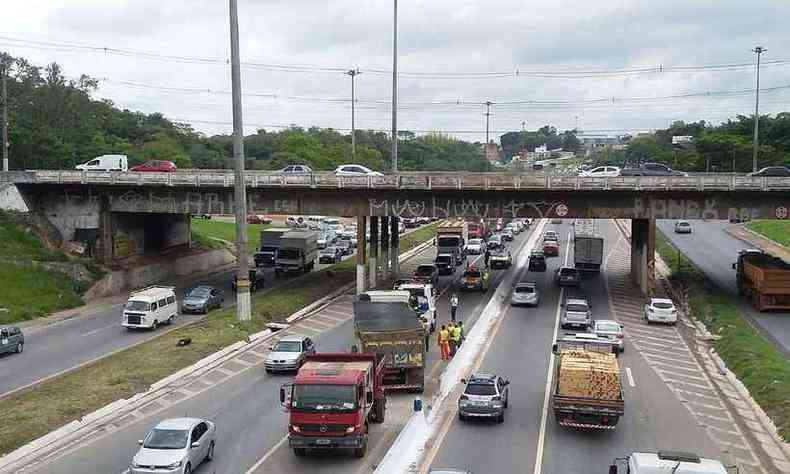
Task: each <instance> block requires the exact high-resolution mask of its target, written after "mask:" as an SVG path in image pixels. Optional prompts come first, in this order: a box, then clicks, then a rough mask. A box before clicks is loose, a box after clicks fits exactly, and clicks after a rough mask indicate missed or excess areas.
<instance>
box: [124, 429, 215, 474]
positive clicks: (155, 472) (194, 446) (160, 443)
mask: <svg viewBox="0 0 790 474" xmlns="http://www.w3.org/2000/svg"><path fill="white" fill-rule="evenodd" d="M216 441H217V427H216V426H215V425H214V423H212V422H210V421H208V420H202V419H200V418H172V419H169V420H164V421H161V422H160V423H159V424H158V425H156V426H155V427H154V429H152V430H151V431H150V432H149V433H148V435H146V437H145V439H141V440H139V441H138V443H139V444H140V450H139V451H137V454H135V455H134V457H133V458H132V460H131V461H130V462H129V473H130V474H190V473H191V472H192V471H194V470H195V469H197V467H198V466H200V464H201V463H202V462H204V461H211V460H212V459H214V444H215V443H216Z"/></svg>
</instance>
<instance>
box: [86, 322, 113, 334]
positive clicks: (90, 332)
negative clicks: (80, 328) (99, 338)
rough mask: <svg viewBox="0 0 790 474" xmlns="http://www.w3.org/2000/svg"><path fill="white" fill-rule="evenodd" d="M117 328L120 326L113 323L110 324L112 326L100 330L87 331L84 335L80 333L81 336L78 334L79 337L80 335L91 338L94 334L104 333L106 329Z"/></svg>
mask: <svg viewBox="0 0 790 474" xmlns="http://www.w3.org/2000/svg"><path fill="white" fill-rule="evenodd" d="M119 326H120V324H118V323H117V322H115V323H112V324H108V325H107V326H104V327H100V328H98V329H94V330H93V331H88V332H86V333H82V334H80V335H81V336H92V335H94V334H96V333H100V332H102V331H106V330H107V329H111V328H116V327H119Z"/></svg>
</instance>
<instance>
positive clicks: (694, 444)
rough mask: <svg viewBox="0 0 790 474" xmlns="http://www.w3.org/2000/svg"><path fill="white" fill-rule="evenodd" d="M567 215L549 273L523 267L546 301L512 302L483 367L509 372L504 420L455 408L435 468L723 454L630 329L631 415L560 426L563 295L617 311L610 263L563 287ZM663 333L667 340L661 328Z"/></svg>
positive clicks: (566, 467) (611, 232)
mask: <svg viewBox="0 0 790 474" xmlns="http://www.w3.org/2000/svg"><path fill="white" fill-rule="evenodd" d="M570 222H571V221H570V220H566V221H565V223H564V224H562V225H551V226H548V227H547V229H551V228H554V229H555V230H557V231H558V233H559V235H560V236H561V238H562V242H561V244H562V245H561V253H560V256H559V257H558V258H552V259H550V260H549V269H548V271H547V272H546V273H534V272H524V273H523V274H522V275H521V276H520V280H521V281H534V282H536V283H538V286H539V289H540V291H541V294H542V300H541V303H540V305H539V306H538V307H536V308H523V307H509V309H508V310H507V311H506V313H505V314H504V315H503V316H502V317H503V318H504V319H503V321H502V323H501V326H500V327H499V330H498V331H497V333H496V335H495V338H494V340H493V343H492V344H491V345H490V348H489V350H488V352H487V354H485V356H484V358H483V360H482V363H481V365H480V368H479V370H480V371H481V372H483V371H485V372H494V373H497V374H499V375H501V376H503V377H505V378H509V379H510V382H511V384H510V386H509V389H510V392H509V408H508V409H507V413H506V419H505V423H504V424H497V423H492V422H461V421H459V420H458V417H457V416H454V417H452V418H451V419H449V421H448V422H447V423H446V424H445V426H443V427H442V428H441V429H440V431H439V432H440V435H439V439H438V440H436V442H437V443H438V448H437V449H436V450H435V451H434V452H432V453H430V454H429V459H428V464H429V465H430V467H431V468H432V469H441V468H455V469H469V470H471V471H472V472H475V473H483V472H491V473H494V472H495V473H498V474H505V473H534V474H541V473H546V474H587V473H594V472H598V473H601V472H607V469H608V466H609V464H610V463H611V461H612V460H613V459H614V458H615V457H618V456H624V455H627V454H630V453H631V452H633V451H639V450H644V451H655V450H658V449H676V450H683V451H689V450H691V451H696V452H697V453H698V454H700V455H702V456H708V457H714V458H719V459H721V458H722V456H723V454H722V450H721V449H720V447H719V446H718V445H717V444H716V443H715V442H714V441H713V440H712V439H711V438H710V436H709V435H708V433H707V432H706V431H705V430H704V429H703V428H701V427H700V426H699V424H698V423H697V422H696V421H695V420H694V419H693V418H692V417H690V416H689V414H688V412H687V411H686V409H685V408H684V404H683V403H682V402H680V401H679V400H678V399H677V398H676V397H675V396H673V394H672V392H671V391H670V389H669V388H668V387H667V385H666V384H665V383H664V382H663V381H662V380H661V379H660V378H659V376H658V374H657V373H656V372H654V371H653V370H651V368H650V367H649V366H648V365H647V364H646V362H645V360H644V359H643V358H642V356H641V355H640V354H639V352H640V351H639V350H637V349H636V348H635V347H634V345H633V344H631V340H630V339H629V337H628V333H627V337H626V340H625V341H626V346H625V347H626V350H625V353H624V354H623V355H622V356H620V358H619V361H620V365H621V371H622V372H624V373H623V385H624V391H625V393H624V398H625V400H626V413H625V416H624V417H623V418H621V420H620V422H619V424H618V426H617V428H616V429H615V430H612V431H604V432H590V431H582V430H575V429H569V428H563V427H560V426H559V425H557V424H556V422H555V421H554V417H553V415H552V413H551V410H550V409H548V410H546V408H547V407H546V406H545V399H546V385H547V379H548V370H549V360H550V356H551V345H552V341H553V339H554V337H555V331H557V326H558V324H557V318H558V317H559V314H560V313H559V311H560V308H559V306H558V305H559V304H560V302H561V301H562V300H563V299H566V298H568V297H569V296H570V295H574V294H578V293H581V294H583V295H585V296H586V297H587V298H588V299H589V301H590V302H591V304H592V312H593V316H594V318H597V319H609V318H612V310H611V306H610V301H611V300H610V298H613V296H612V295H611V294H608V293H607V284H606V281H605V280H606V278H607V277H608V276H609V275H608V274H607V273H608V270H607V271H605V272H604V273H602V274H600V275H593V276H588V277H586V278H585V279H584V280H583V284H582V287H581V289H580V290H560V289H559V288H558V287H557V286H556V285H555V283H554V281H553V279H552V276H553V275H552V271H553V270H554V269H556V268H557V267H558V266H559V265H560V264H561V262H563V261H564V260H565V259H566V258H570V256H569V255H568V252H569V247H568V245H567V244H568V236H569V232H570V229H571V226H570V225H569V224H570ZM597 225H598V226H599V231H600V232H601V233H602V235H604V237H605V256H610V257H609V258H610V259H611V261H612V262H615V261H616V260H619V259H621V257H622V255H626V254H627V252H625V251H623V252H621V253H618V254H616V255H615V254H614V252H613V250H614V248H615V246H618V245H619V246H625V245H626V243H625V242H624V241H623V240H621V237H620V236H619V234H618V233H617V231H616V229H615V228H614V226H613V225H611V223H610V222H609V221H598V224H597ZM607 261H608V259H607ZM625 268H627V266H626V267H625ZM614 299H616V297H614ZM635 311H638V309H635ZM636 324H637V325H639V324H641V323H640V322H637V323H636ZM636 329H638V326H637V327H636V328H635V330H636ZM560 331H562V330H560ZM648 334H649V333H648ZM656 338H659V341H658V342H661V340H660V339H661V336H660V335H656ZM625 371H627V374H628V376H627V377H626V373H625ZM450 403H454V401H452V402H450ZM544 410H546V412H544Z"/></svg>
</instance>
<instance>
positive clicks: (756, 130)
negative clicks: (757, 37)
mask: <svg viewBox="0 0 790 474" xmlns="http://www.w3.org/2000/svg"><path fill="white" fill-rule="evenodd" d="M752 51H753V52H755V53H757V88H756V90H755V91H754V149H753V150H752V171H757V150H758V149H759V148H760V143H759V130H760V55H761V54H763V53H764V52H766V51H768V50H767V49H765V48H763V47H762V46H757V47H755V48H754V49H753V50H752Z"/></svg>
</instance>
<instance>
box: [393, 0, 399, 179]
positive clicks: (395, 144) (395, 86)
mask: <svg viewBox="0 0 790 474" xmlns="http://www.w3.org/2000/svg"><path fill="white" fill-rule="evenodd" d="M393 1H394V9H393V16H392V172H393V173H397V172H398V0H393Z"/></svg>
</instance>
